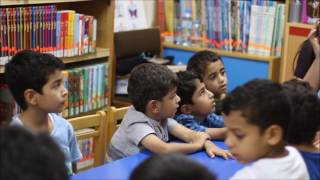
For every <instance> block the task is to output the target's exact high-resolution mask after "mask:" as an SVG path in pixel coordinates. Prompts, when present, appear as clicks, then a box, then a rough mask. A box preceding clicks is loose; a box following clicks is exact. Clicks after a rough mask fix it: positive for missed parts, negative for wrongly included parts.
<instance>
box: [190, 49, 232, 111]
mask: <svg viewBox="0 0 320 180" xmlns="http://www.w3.org/2000/svg"><path fill="white" fill-rule="evenodd" d="M187 70H189V71H193V72H195V73H197V74H199V75H200V76H201V77H202V79H203V82H204V84H205V86H206V88H207V89H208V90H209V91H211V92H212V93H213V95H214V98H215V100H216V104H217V105H216V106H217V107H216V114H221V101H222V100H223V99H224V98H225V96H226V94H227V85H228V79H227V74H226V70H225V67H224V64H223V61H222V59H221V57H220V56H218V55H217V54H216V53H214V52H212V51H209V50H204V51H199V52H197V53H195V54H194V55H193V56H192V57H191V58H190V59H189V62H188V65H187Z"/></svg>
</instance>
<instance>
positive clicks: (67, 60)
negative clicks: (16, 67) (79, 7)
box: [0, 47, 110, 74]
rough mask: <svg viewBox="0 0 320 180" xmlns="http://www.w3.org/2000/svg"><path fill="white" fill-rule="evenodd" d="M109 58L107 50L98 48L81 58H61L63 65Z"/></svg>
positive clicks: (0, 69)
mask: <svg viewBox="0 0 320 180" xmlns="http://www.w3.org/2000/svg"><path fill="white" fill-rule="evenodd" d="M109 56H110V50H109V48H100V47H97V52H96V53H89V54H85V55H82V56H73V57H61V59H62V61H63V63H66V64H68V63H76V62H81V61H86V60H91V59H98V58H105V57H109ZM3 73H4V65H0V74H3Z"/></svg>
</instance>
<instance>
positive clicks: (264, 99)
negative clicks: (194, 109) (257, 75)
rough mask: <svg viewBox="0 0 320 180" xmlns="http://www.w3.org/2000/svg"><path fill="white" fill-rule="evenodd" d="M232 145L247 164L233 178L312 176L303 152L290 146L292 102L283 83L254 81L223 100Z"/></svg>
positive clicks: (226, 141)
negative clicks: (288, 135)
mask: <svg viewBox="0 0 320 180" xmlns="http://www.w3.org/2000/svg"><path fill="white" fill-rule="evenodd" d="M222 112H223V116H224V122H225V126H226V127H227V137H226V139H225V143H226V144H227V145H228V147H229V150H230V152H231V153H232V155H233V156H234V157H235V158H236V159H237V160H238V161H240V162H241V163H246V164H247V166H245V167H244V168H243V169H241V170H239V171H238V172H237V173H236V174H235V175H234V176H233V177H231V179H309V175H308V171H307V168H306V165H305V163H304V161H303V158H302V157H301V155H300V153H299V152H298V151H297V150H296V149H295V148H294V147H290V146H286V135H287V131H288V125H289V123H290V120H291V107H290V102H289V101H288V98H287V96H286V94H285V93H284V90H283V88H282V86H281V85H280V84H279V83H276V82H273V81H270V80H252V81H249V82H247V83H245V84H244V85H242V86H238V87H237V88H235V89H234V90H233V91H231V93H229V94H228V96H227V97H226V98H225V99H224V100H223V102H222Z"/></svg>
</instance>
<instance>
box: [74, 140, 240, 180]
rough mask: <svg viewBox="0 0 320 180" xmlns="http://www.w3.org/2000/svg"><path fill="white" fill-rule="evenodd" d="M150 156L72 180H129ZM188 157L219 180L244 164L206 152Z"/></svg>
mask: <svg viewBox="0 0 320 180" xmlns="http://www.w3.org/2000/svg"><path fill="white" fill-rule="evenodd" d="M214 143H215V144H216V145H217V146H219V147H221V148H224V149H226V146H225V144H224V143H223V142H222V141H215V142H214ZM150 155H151V153H150V152H149V151H144V152H141V153H138V154H136V155H133V156H129V157H127V158H123V159H120V160H117V161H114V162H111V163H108V164H105V165H102V166H99V167H96V168H93V169H90V170H88V171H85V172H81V173H78V174H76V175H74V176H72V177H71V180H102V179H110V180H127V179H129V177H130V174H131V172H132V171H133V170H134V168H135V167H137V166H138V165H139V164H140V163H141V162H142V161H143V160H145V159H146V158H148V157H149V156H150ZM188 157H190V158H191V159H193V160H196V161H198V162H199V163H201V164H203V165H204V166H206V167H207V168H208V169H209V170H210V171H211V172H214V174H216V176H217V178H218V179H228V178H229V177H231V176H232V175H233V174H234V173H235V172H236V171H237V170H239V169H241V168H242V167H243V165H242V164H240V163H238V162H237V161H235V160H224V159H223V158H221V157H215V158H209V157H208V155H207V154H206V152H204V151H200V152H196V153H193V154H190V155H188Z"/></svg>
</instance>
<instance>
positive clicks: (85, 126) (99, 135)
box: [69, 111, 107, 171]
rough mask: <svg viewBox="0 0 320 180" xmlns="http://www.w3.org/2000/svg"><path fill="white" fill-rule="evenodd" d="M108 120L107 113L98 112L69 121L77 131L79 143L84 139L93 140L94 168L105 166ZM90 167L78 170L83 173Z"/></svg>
mask: <svg viewBox="0 0 320 180" xmlns="http://www.w3.org/2000/svg"><path fill="white" fill-rule="evenodd" d="M106 118H107V115H106V112H105V111H98V112H97V113H96V114H93V115H85V116H80V117H75V118H71V119H69V122H70V123H71V124H72V126H73V128H74V130H75V134H76V137H77V140H78V142H79V141H81V140H84V139H89V138H93V146H94V147H93V152H94V158H93V166H94V167H96V166H99V165H102V164H104V156H105V153H106V146H107V144H106V140H105V133H106V132H105V130H106V129H107V127H106V125H107V123H106V121H107V120H106ZM78 163H79V162H78ZM77 166H78V165H77ZM90 167H92V166H89V167H84V168H80V169H78V168H77V169H78V170H80V171H81V170H84V169H88V168H90Z"/></svg>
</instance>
